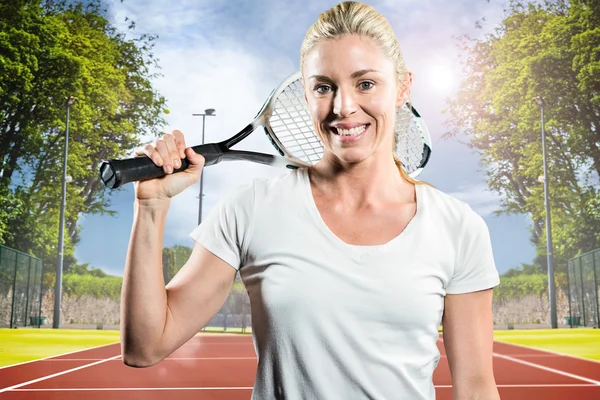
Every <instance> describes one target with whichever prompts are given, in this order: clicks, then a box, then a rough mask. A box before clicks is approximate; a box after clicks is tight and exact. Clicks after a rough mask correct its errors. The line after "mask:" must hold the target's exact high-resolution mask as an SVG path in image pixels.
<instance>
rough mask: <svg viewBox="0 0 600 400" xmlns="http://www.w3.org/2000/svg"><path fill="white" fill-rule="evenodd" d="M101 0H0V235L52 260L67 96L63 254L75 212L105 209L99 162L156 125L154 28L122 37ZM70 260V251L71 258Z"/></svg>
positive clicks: (159, 101)
mask: <svg viewBox="0 0 600 400" xmlns="http://www.w3.org/2000/svg"><path fill="white" fill-rule="evenodd" d="M103 7H104V4H103V3H102V0H89V1H42V0H15V1H10V2H2V3H0V210H1V211H0V221H1V222H0V243H4V244H6V245H7V246H10V247H13V248H16V249H19V250H21V251H24V252H29V253H33V254H35V255H36V256H38V257H40V258H42V259H44V261H45V264H46V265H54V264H55V260H56V250H55V249H56V243H57V241H58V227H59V223H58V222H59V208H60V200H61V190H62V187H61V186H62V184H61V180H62V168H63V167H62V166H63V162H62V160H63V154H64V144H65V128H66V107H65V99H66V98H67V97H70V96H75V97H77V98H78V101H77V103H75V105H73V106H72V107H71V113H70V135H69V136H70V139H69V158H68V169H67V174H68V175H69V176H70V177H71V178H72V181H71V182H70V183H69V184H68V185H67V209H66V213H65V227H66V232H65V251H64V253H65V255H67V256H69V255H72V254H73V248H74V245H75V244H76V243H77V242H78V240H79V228H78V225H77V221H78V219H79V218H80V217H81V216H82V215H83V214H90V213H112V211H111V210H110V203H109V200H108V198H107V196H106V191H105V190H103V186H102V184H101V182H100V180H99V178H98V167H99V165H100V162H101V161H102V160H104V159H108V158H118V157H122V156H124V155H125V154H126V153H127V152H128V151H129V150H130V149H131V148H133V147H135V146H137V145H138V144H139V142H140V137H141V134H143V133H157V132H158V129H159V128H160V127H161V126H162V124H163V123H164V121H163V120H162V118H161V110H162V108H163V104H164V99H163V98H162V97H161V96H160V95H159V94H158V93H157V92H156V91H155V90H154V89H153V88H152V79H153V78H154V77H155V72H154V71H155V70H156V67H157V65H156V60H155V58H154V56H153V54H152V46H153V41H154V40H155V37H153V36H149V35H140V36H138V37H137V38H135V39H130V38H128V37H127V36H126V33H124V32H120V31H118V30H117V29H115V28H114V27H113V26H112V25H111V24H110V23H109V21H108V20H107V18H106V17H105V16H104V10H103ZM71 260H72V257H71Z"/></svg>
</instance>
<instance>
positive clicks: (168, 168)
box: [166, 165, 173, 174]
mask: <svg viewBox="0 0 600 400" xmlns="http://www.w3.org/2000/svg"><path fill="white" fill-rule="evenodd" d="M166 170H167V174H170V173H171V172H173V167H171V166H170V165H167V167H166Z"/></svg>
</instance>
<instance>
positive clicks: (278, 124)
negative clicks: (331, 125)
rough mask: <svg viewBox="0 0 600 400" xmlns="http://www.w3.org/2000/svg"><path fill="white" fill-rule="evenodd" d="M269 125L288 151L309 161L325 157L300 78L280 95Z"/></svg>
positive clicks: (313, 161)
mask: <svg viewBox="0 0 600 400" xmlns="http://www.w3.org/2000/svg"><path fill="white" fill-rule="evenodd" d="M269 124H270V125H271V128H272V129H273V133H275V136H277V138H278V139H279V141H280V142H281V145H282V146H283V147H284V148H285V150H286V151H287V152H289V153H290V154H292V155H294V156H295V157H297V158H299V159H301V160H302V161H304V162H307V163H309V164H314V163H316V162H317V161H319V160H320V159H321V157H322V156H323V145H322V143H321V140H320V139H319V137H318V136H317V135H316V134H315V131H314V126H313V121H312V117H311V116H310V113H309V111H308V109H307V107H306V101H305V100H304V91H303V89H302V84H301V83H300V81H299V80H296V81H294V82H292V83H291V84H290V85H289V86H287V87H286V88H285V89H284V90H283V92H281V94H280V95H279V96H278V97H277V101H276V103H275V107H274V109H273V113H272V116H271V118H270V120H269Z"/></svg>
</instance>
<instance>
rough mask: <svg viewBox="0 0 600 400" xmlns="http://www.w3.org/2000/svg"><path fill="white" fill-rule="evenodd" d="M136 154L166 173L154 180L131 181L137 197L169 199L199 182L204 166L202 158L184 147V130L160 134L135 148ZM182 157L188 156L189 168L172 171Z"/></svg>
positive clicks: (179, 164) (179, 163) (179, 165)
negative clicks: (160, 135)
mask: <svg viewBox="0 0 600 400" xmlns="http://www.w3.org/2000/svg"><path fill="white" fill-rule="evenodd" d="M136 155H139V156H141V155H146V156H147V157H149V158H150V159H151V160H152V161H153V162H154V164H156V165H157V166H159V167H162V168H163V170H164V171H165V173H166V174H167V175H166V176H163V177H160V178H156V179H149V180H145V181H138V182H134V187H135V195H136V199H138V200H169V199H171V197H174V196H176V195H177V194H179V193H181V192H183V191H184V190H185V189H187V188H188V187H189V186H191V185H193V184H194V183H196V182H198V180H199V179H200V174H201V173H202V167H204V157H203V156H202V155H200V154H198V153H196V152H194V150H192V148H191V147H186V145H185V138H184V137H183V133H181V131H177V130H175V131H173V133H167V134H165V135H163V137H162V138H161V139H159V140H157V141H156V142H155V143H153V144H147V145H146V146H144V147H143V148H140V149H137V150H136ZM183 158H187V159H188V161H189V163H190V165H189V167H188V168H186V169H185V170H184V171H181V172H178V173H176V174H173V170H175V169H177V168H179V167H181V159H183Z"/></svg>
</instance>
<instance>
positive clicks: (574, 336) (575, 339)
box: [494, 329, 600, 361]
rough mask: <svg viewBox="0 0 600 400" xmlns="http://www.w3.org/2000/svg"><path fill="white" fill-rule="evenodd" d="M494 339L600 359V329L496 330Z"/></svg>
mask: <svg viewBox="0 0 600 400" xmlns="http://www.w3.org/2000/svg"><path fill="white" fill-rule="evenodd" d="M494 339H495V340H497V341H499V342H506V343H513V344H519V345H523V346H529V347H534V348H537V349H541V350H549V351H553V352H556V353H562V354H568V355H572V356H576V357H581V358H588V359H591V360H597V361H600V329H531V330H506V331H494Z"/></svg>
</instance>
